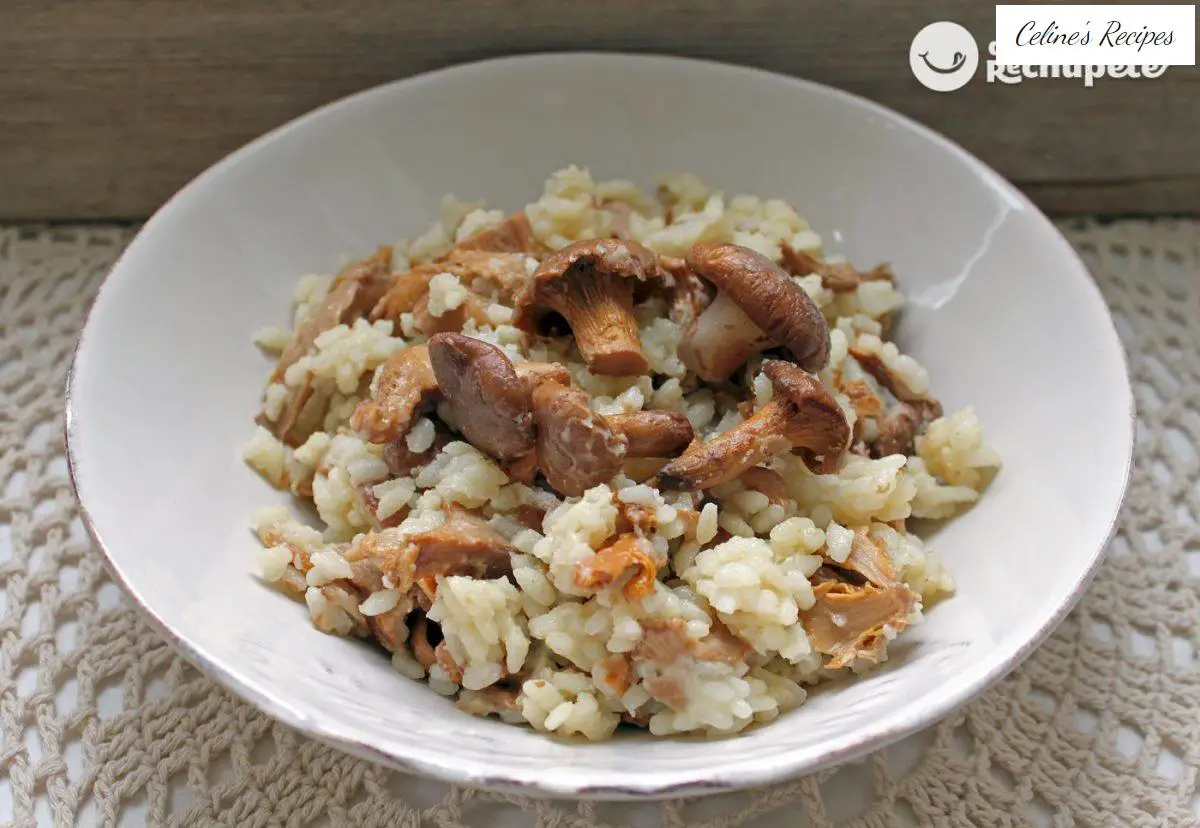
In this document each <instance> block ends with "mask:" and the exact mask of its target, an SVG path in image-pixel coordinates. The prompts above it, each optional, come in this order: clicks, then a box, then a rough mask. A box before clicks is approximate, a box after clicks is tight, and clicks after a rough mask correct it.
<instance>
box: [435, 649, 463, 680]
mask: <svg viewBox="0 0 1200 828" xmlns="http://www.w3.org/2000/svg"><path fill="white" fill-rule="evenodd" d="M433 657H434V659H435V660H436V661H437V665H438V666H439V667H441V668H442V670H443V671H444V672H445V673H446V677H447V678H449V679H450V680H451V681H452V682H454V683H455V684H461V683H462V679H463V671H462V667H460V666H459V664H458V662H457V661H455V660H454V656H452V655H451V654H450V648H449V647H447V646H446V642H445V641H443V642H442V643H441V644H438V645H437V646H436V647H434V648H433Z"/></svg>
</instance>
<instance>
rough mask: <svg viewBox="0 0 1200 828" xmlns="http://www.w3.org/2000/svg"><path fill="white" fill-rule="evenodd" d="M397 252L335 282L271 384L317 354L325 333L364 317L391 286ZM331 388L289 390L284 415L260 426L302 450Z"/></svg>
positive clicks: (379, 253) (379, 255)
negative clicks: (311, 353)
mask: <svg viewBox="0 0 1200 828" xmlns="http://www.w3.org/2000/svg"><path fill="white" fill-rule="evenodd" d="M391 269H392V248H390V247H387V246H384V247H380V248H379V249H378V250H376V251H375V253H374V254H372V255H371V256H368V257H367V258H366V259H363V260H362V261H361V262H357V263H355V264H352V265H350V266H348V267H347V268H346V269H345V270H344V271H343V272H342V273H341V274H340V275H339V276H338V277H337V278H336V279H335V280H334V283H333V286H332V288H331V289H330V291H329V293H328V294H327V295H326V296H325V298H324V299H323V300H322V301H321V303H320V304H319V305H317V306H316V307H315V308H314V309H313V310H312V311H310V312H309V314H308V316H307V317H306V318H305V319H304V321H303V322H301V323H300V324H299V325H298V326H297V328H296V331H295V333H294V334H293V335H292V341H291V342H289V343H288V344H287V346H286V347H285V348H284V349H283V352H282V353H281V354H280V355H279V361H278V362H277V363H275V368H274V370H273V371H272V372H271V380H270V381H271V382H282V381H283V376H284V374H286V373H287V369H288V368H290V367H292V366H293V365H295V364H296V363H297V362H299V361H300V359H302V358H303V357H304V356H306V355H307V354H308V352H309V351H310V350H312V346H313V342H314V341H316V338H317V337H318V336H320V335H321V334H322V333H324V332H325V331H327V330H329V329H330V328H333V327H336V326H337V325H345V324H348V323H350V322H352V321H354V320H355V319H357V318H359V317H361V316H365V315H366V314H367V312H368V311H370V310H371V308H372V307H373V306H374V305H375V303H376V302H377V301H379V298H380V297H381V296H382V295H383V294H384V293H385V292H386V291H387V290H388V288H389V287H390V286H391V284H392V276H391ZM332 396H333V390H332V389H324V388H317V386H316V383H315V382H314V380H313V378H312V377H308V378H306V379H305V381H304V382H303V383H302V384H301V385H300V386H298V387H296V388H294V389H292V390H291V391H290V394H289V397H288V399H287V401H286V403H285V405H284V408H283V411H282V413H281V414H280V415H279V417H278V418H277V419H276V420H275V421H273V422H272V421H271V420H269V419H267V417H266V416H265V415H259V417H258V422H259V423H260V424H261V425H263V426H264V427H265V428H268V429H270V431H271V432H272V433H273V434H275V436H276V437H278V438H279V439H280V440H282V441H283V442H284V443H287V444H288V445H290V446H293V447H294V446H299V445H301V444H302V443H303V442H304V441H305V440H307V439H308V437H309V435H310V434H312V433H313V432H314V431H316V430H317V429H318V428H319V427H320V425H321V423H322V422H323V420H324V418H325V412H326V411H327V410H328V406H329V400H330V399H331V398H332Z"/></svg>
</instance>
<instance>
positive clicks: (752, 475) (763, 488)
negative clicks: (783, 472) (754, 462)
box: [739, 466, 790, 506]
mask: <svg viewBox="0 0 1200 828" xmlns="http://www.w3.org/2000/svg"><path fill="white" fill-rule="evenodd" d="M739 479H740V480H741V481H742V485H743V486H745V487H746V488H747V489H753V490H754V491H756V492H758V493H760V494H764V495H766V496H767V500H769V501H770V502H771V503H773V504H775V505H776V506H782V505H783V504H784V503H785V502H786V501H787V500H789V499H790V498H789V497H788V490H787V486H786V485H785V484H784V482H783V477H781V476H780V474H779V472H777V471H775V470H774V469H768V468H765V467H764V466H755V467H754V468H750V469H746V470H745V471H744V472H742V476H741V477H740V478H739Z"/></svg>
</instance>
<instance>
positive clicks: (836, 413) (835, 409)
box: [762, 359, 851, 472]
mask: <svg viewBox="0 0 1200 828" xmlns="http://www.w3.org/2000/svg"><path fill="white" fill-rule="evenodd" d="M762 372H763V373H764V374H765V375H766V377H767V379H769V380H770V381H771V385H772V386H773V387H774V389H775V399H779V398H783V399H786V400H788V402H789V403H791V405H792V407H793V408H794V409H795V416H789V417H788V418H787V423H788V426H787V427H788V431H789V433H788V435H787V436H788V438H789V439H791V440H792V442H794V443H798V444H800V445H802V446H803V447H804V448H803V449H802V451H803V452H804V453H805V454H806V457H805V460H806V462H808V463H809V465H810V467H811V466H812V463H811V456H812V455H814V454H819V455H821V456H823V457H824V458H825V460H824V462H822V463H821V464H820V468H821V469H822V470H823V471H825V472H829V471H833V470H834V469H836V468H837V464H838V463H839V462H840V460H841V455H842V453H843V452H844V451H845V450H846V447H847V446H848V445H849V444H850V436H851V435H850V423H849V421H848V420H847V419H846V412H844V411H842V407H841V406H840V405H838V402H837V400H835V399H834V398H833V397H832V396H831V395H830V393H829V392H828V391H827V390H826V389H825V386H823V385H821V382H820V380H818V379H817V378H816V377H815V376H813V375H812V374H810V373H808V372H807V371H805V370H803V369H801V368H799V367H798V366H796V365H793V364H792V363H790V362H784V361H783V360H781V359H768V360H765V361H764V362H763V364H762Z"/></svg>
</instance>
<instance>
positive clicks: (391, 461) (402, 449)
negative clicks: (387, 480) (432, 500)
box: [383, 419, 454, 477]
mask: <svg viewBox="0 0 1200 828" xmlns="http://www.w3.org/2000/svg"><path fill="white" fill-rule="evenodd" d="M452 442H454V434H453V433H452V432H451V431H450V429H449V428H447V427H446V424H445V423H443V422H442V421H441V420H440V419H438V420H434V421H433V445H432V446H430V447H429V448H427V449H425V451H413V450H412V449H411V448H409V447H408V437H407V436H404V437H397V438H396V439H395V440H392V441H391V442H390V443H387V444H385V445H384V447H383V462H385V463H387V467H388V471H389V472H391V475H392V477H409V476H411V475H412V473H413V472H414V471H415V470H417V469H419V468H421V467H422V466H427V465H429V464H430V463H431V462H433V458H434V457H437V455H438V454H439V453H440V452H441V450H442V449H444V448H445V447H446V446H447V445H448V444H449V443H452Z"/></svg>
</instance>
